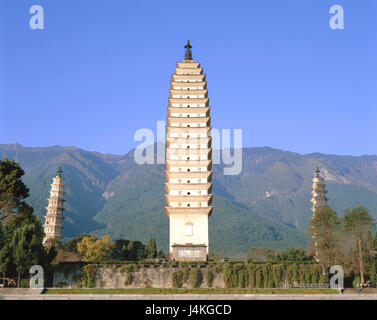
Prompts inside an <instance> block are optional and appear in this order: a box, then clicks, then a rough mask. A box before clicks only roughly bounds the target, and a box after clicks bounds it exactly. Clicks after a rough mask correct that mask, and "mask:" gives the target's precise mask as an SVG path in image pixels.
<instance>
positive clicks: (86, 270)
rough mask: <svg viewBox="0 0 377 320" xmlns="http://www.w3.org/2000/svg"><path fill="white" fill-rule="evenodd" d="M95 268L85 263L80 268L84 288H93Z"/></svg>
mask: <svg viewBox="0 0 377 320" xmlns="http://www.w3.org/2000/svg"><path fill="white" fill-rule="evenodd" d="M96 272H97V268H96V266H95V265H92V264H87V265H85V266H83V267H82V269H81V282H82V284H83V286H84V287H85V288H93V287H94V285H95V277H96Z"/></svg>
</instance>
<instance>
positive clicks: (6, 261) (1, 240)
mask: <svg viewBox="0 0 377 320" xmlns="http://www.w3.org/2000/svg"><path fill="white" fill-rule="evenodd" d="M11 257H12V254H11V248H10V243H9V241H8V240H7V237H6V233H5V229H4V227H3V226H2V224H0V273H2V275H3V283H4V278H5V277H6V274H7V273H8V272H9V269H10V266H11Z"/></svg>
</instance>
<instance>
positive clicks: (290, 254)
mask: <svg viewBox="0 0 377 320" xmlns="http://www.w3.org/2000/svg"><path fill="white" fill-rule="evenodd" d="M273 260H275V261H308V260H310V258H309V257H308V256H307V255H306V252H305V250H304V249H303V248H286V249H284V250H282V251H280V252H276V253H275V255H274V257H273Z"/></svg>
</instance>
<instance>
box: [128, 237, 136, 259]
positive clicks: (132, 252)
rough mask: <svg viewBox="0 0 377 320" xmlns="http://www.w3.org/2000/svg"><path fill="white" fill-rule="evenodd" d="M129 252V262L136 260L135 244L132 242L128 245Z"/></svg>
mask: <svg viewBox="0 0 377 320" xmlns="http://www.w3.org/2000/svg"><path fill="white" fill-rule="evenodd" d="M127 252H128V260H136V254H135V249H134V242H133V241H132V240H131V241H130V242H129V243H128V246H127Z"/></svg>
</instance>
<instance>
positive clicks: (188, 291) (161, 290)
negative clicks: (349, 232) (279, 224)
mask: <svg viewBox="0 0 377 320" xmlns="http://www.w3.org/2000/svg"><path fill="white" fill-rule="evenodd" d="M45 294H338V291H337V290H334V289H294V288H291V289H248V288H232V289H230V288H229V289H224V288H211V289H207V288H194V289H186V288H136V289H47V291H46V292H45Z"/></svg>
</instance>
